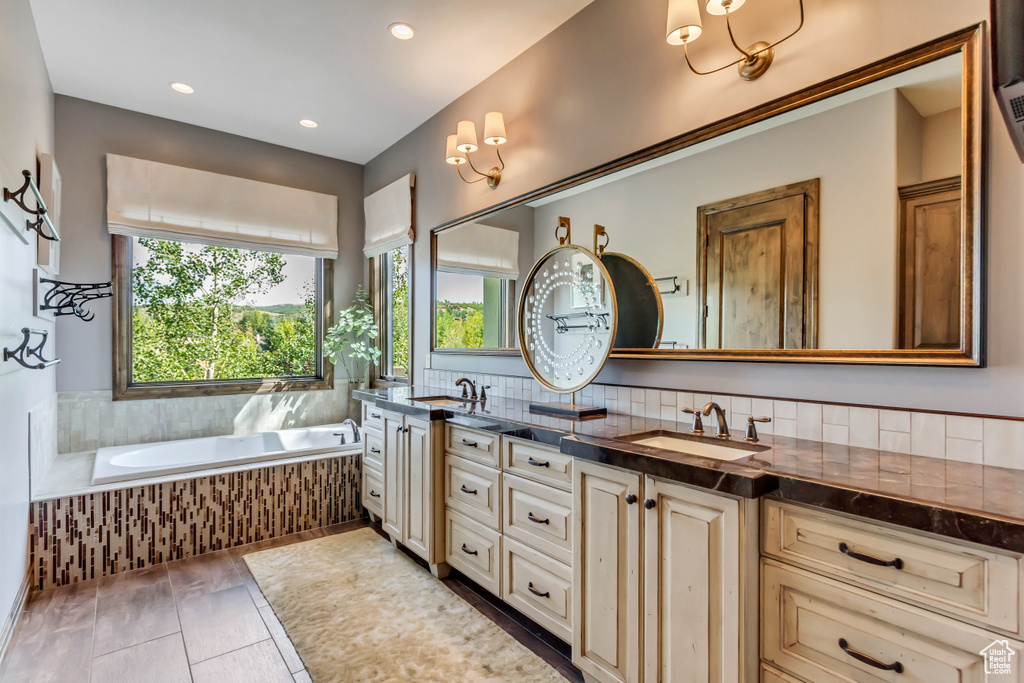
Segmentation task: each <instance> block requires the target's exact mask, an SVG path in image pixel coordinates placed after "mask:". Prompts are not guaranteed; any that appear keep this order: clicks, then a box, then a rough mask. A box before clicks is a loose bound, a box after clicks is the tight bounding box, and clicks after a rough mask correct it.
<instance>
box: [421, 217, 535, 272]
mask: <svg viewBox="0 0 1024 683" xmlns="http://www.w3.org/2000/svg"><path fill="white" fill-rule="evenodd" d="M437 270H438V271H439V272H442V273H459V274H462V275H480V276H483V277H500V278H507V279H509V280H515V279H516V278H518V277H519V233H518V232H514V231H512V230H502V229H501V228H492V227H491V226H489V225H481V224H479V223H474V224H473V225H467V226H466V227H464V228H459V229H458V230H452V231H450V232H444V233H441V234H440V235H438V238H437Z"/></svg>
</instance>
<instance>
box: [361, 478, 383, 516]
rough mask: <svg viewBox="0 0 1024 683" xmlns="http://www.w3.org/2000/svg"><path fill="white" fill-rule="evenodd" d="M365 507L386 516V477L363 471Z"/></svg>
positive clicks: (376, 513)
mask: <svg viewBox="0 0 1024 683" xmlns="http://www.w3.org/2000/svg"><path fill="white" fill-rule="evenodd" d="M363 507H365V508H366V509H367V510H369V511H370V512H372V513H373V514H375V515H377V516H378V517H383V516H384V476H383V475H382V474H380V473H378V472H374V471H373V470H371V469H366V468H364V469H363Z"/></svg>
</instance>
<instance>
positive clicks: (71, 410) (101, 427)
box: [57, 382, 349, 453]
mask: <svg viewBox="0 0 1024 683" xmlns="http://www.w3.org/2000/svg"><path fill="white" fill-rule="evenodd" d="M348 391H349V388H348V384H347V383H346V382H340V383H339V385H338V386H336V387H335V389H334V390H331V391H290V392H282V393H274V394H240V395H235V396H199V397H194V398H168V399H153V400H144V401H114V400H112V398H111V393H110V392H109V391H71V392H61V393H60V394H58V400H57V412H58V419H57V426H58V429H57V434H58V443H57V447H58V452H59V453H76V452H79V451H94V450H96V449H98V448H102V447H103V446H124V445H127V444H135V443H154V442H157V441H174V440H176V439H194V438H199V437H204V436H222V435H225V434H252V433H256V432H265V431H270V430H274V429H287V428H289V427H308V426H312V425H319V424H330V423H334V422H341V421H342V420H344V419H345V418H346V417H348Z"/></svg>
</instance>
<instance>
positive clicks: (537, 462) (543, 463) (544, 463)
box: [526, 458, 551, 467]
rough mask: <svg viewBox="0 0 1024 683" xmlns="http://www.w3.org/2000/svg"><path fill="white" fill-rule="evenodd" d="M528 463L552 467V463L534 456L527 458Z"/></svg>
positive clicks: (535, 465)
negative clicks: (536, 458)
mask: <svg viewBox="0 0 1024 683" xmlns="http://www.w3.org/2000/svg"><path fill="white" fill-rule="evenodd" d="M526 462H527V464H529V465H533V466H534V467H551V463H549V462H547V461H544V460H534V459H533V458H527V459H526Z"/></svg>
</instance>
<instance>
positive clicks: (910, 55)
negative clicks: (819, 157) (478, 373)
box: [431, 24, 987, 367]
mask: <svg viewBox="0 0 1024 683" xmlns="http://www.w3.org/2000/svg"><path fill="white" fill-rule="evenodd" d="M983 39H984V25H983V24H977V25H974V26H970V27H967V28H965V29H962V30H960V31H957V32H955V33H951V34H949V35H946V36H943V37H941V38H938V39H936V40H933V41H930V42H928V43H925V44H923V45H919V46H917V47H914V48H911V49H909V50H905V51H904V52H900V53H898V54H895V55H892V56H891V57H887V58H885V59H882V60H879V61H877V62H874V63H873V64H869V65H867V66H865V67H862V68H859V69H855V70H853V71H849V72H847V73H845V74H842V75H840V76H836V77H835V78H831V79H829V80H827V81H823V82H821V83H818V84H816V85H812V86H810V87H807V88H804V89H802V90H799V91H796V92H794V93H791V94H789V95H786V96H784V97H780V98H778V99H776V100H773V101H771V102H767V103H765V104H762V105H759V106H757V107H754V108H752V109H748V110H747V111H744V112H741V113H739V114H737V115H735V116H732V117H729V118H727V119H722V120H720V121H717V122H714V123H711V124H708V125H706V126H703V127H701V128H697V129H695V130H692V131H689V132H687V133H683V134H682V135H678V136H676V137H673V138H670V139H668V140H665V141H664V142H661V143H658V144H656V145H652V146H650V147H647V148H645V149H642V150H639V151H637V152H634V153H633V154H629V155H627V156H624V157H620V158H618V159H614V160H612V161H609V162H608V163H606V164H602V165H601V166H597V167H595V168H592V169H589V170H587V171H583V172H582V173H578V174H576V175H573V176H569V177H567V178H563V179H562V180H558V181H556V182H554V183H551V184H549V185H545V186H544V187H540V188H537V189H535V190H532V191H530V192H527V193H524V194H521V195H519V196H517V197H513V198H511V199H508V200H506V201H504V202H501V203H499V204H495V205H493V206H490V207H487V208H485V209H481V210H479V211H476V212H473V213H470V214H467V215H465V216H462V217H460V218H456V219H454V220H451V221H448V222H446V223H442V224H441V225H439V226H437V227H435V228H434V229H433V230H432V231H431V245H432V248H431V272H432V275H433V276H434V277H432V282H431V305H432V306H433V305H434V303H433V302H434V299H435V298H436V271H435V263H434V261H435V257H436V247H435V245H436V240H437V235H438V234H439V233H441V232H444V231H446V230H450V229H453V228H456V227H459V226H461V225H464V224H467V223H473V222H477V221H481V220H485V219H487V218H488V217H490V216H494V215H496V214H498V213H502V212H504V211H507V210H509V209H512V208H515V207H517V206H520V205H522V204H528V203H530V202H533V201H536V200H538V199H541V198H543V197H547V196H549V195H553V194H555V193H557V192H561V191H563V190H566V189H569V188H572V187H576V186H579V185H583V184H584V183H587V182H589V181H591V180H595V179H597V178H601V177H603V176H607V175H609V174H612V173H615V172H618V171H622V170H624V169H627V168H630V167H633V166H636V165H638V164H642V163H644V162H646V161H650V160H652V159H656V158H658V157H661V156H663V155H665V154H669V153H672V152H676V151H678V150H681V149H684V148H686V147H690V146H693V145H696V144H698V143H701V142H704V141H707V140H710V139H712V138H715V137H717V136H719V135H723V134H725V133H729V132H732V131H735V130H738V129H740V128H743V127H745V126H749V125H751V124H755V123H758V122H761V121H764V120H766V119H770V118H772V117H774V116H778V115H780V114H784V113H786V112H790V111H793V110H796V109H799V108H800V107H803V106H806V105H809V104H813V103H815V102H818V101H821V100H824V99H826V98H828V97H832V96H834V95H839V94H841V93H843V92H846V91H848V90H852V89H854V88H858V87H860V86H864V85H868V84H870V83H873V82H875V81H878V80H881V79H884V78H888V77H890V76H894V75H896V74H899V73H902V72H904V71H908V70H910V69H913V68H915V67H918V66H922V65H924V64H927V63H929V62H933V61H935V60H938V59H941V58H943V57H948V56H951V55H955V54H960V55H962V59H963V86H962V87H963V90H962V102H963V119H962V129H963V139H962V146H961V168H962V187H963V196H962V206H961V221H960V229H961V242H960V244H961V289H960V300H961V306H960V343H959V346H958V348H955V349H954V348H941V349H880V350H859V349H858V350H854V349H850V350H844V349H779V350H761V349H616V350H615V351H614V352H613V353H612V354H611V358H613V359H618V358H637V359H647V360H731V361H760V362H797V363H840V364H871V365H887V364H893V365H938V366H964V367H982V366H983V365H984V315H983V314H984V296H983V295H984V280H983V275H984V225H985V220H984V219H985V216H984V213H985V212H984V203H983V198H984V196H985V194H984V189H985V176H984V162H983V147H984V146H983V137H984V133H985V119H986V109H987V108H986V102H987V98H986V97H985V93H984V92H983V83H984V77H983V63H982V55H983V51H982V45H983V43H982V41H983ZM431 318H432V319H433V315H432V316H431ZM433 346H434V344H433V342H432V343H431V351H432V352H434V353H459V354H486V355H509V356H512V355H515V356H518V355H520V351H519V350H518V349H434V348H433Z"/></svg>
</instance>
